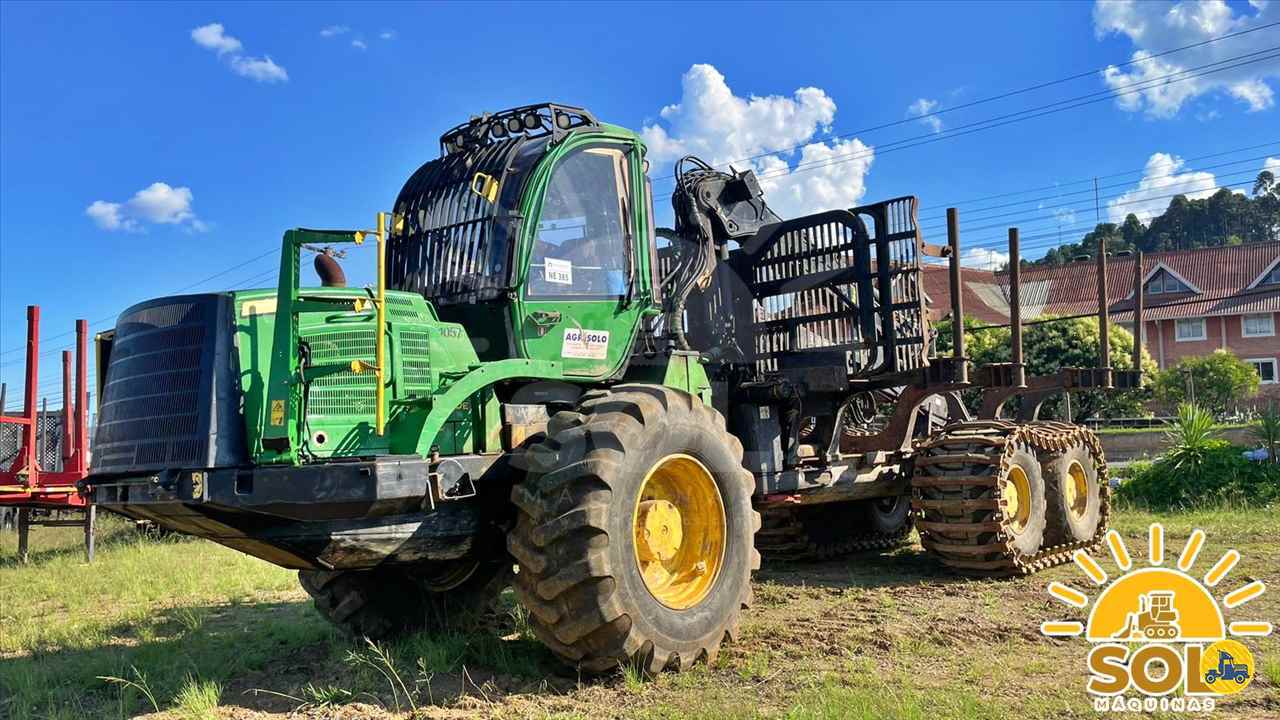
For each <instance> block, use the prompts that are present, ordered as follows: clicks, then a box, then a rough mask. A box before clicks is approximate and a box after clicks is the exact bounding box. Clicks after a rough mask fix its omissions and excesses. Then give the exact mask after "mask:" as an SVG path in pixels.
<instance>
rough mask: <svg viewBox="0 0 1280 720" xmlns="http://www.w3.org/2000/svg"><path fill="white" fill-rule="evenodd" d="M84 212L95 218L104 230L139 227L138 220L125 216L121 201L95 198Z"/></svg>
mask: <svg viewBox="0 0 1280 720" xmlns="http://www.w3.org/2000/svg"><path fill="white" fill-rule="evenodd" d="M84 214H85V215H88V216H89V217H91V218H93V221H94V222H95V223H97V225H98V227H100V228H102V229H103V230H128V231H133V230H136V229H138V223H137V222H135V221H134V220H131V219H129V218H126V217H124V215H122V214H121V213H120V203H113V202H107V201H105V200H94V201H93V203H92V204H90V205H89V207H87V208H85V209H84Z"/></svg>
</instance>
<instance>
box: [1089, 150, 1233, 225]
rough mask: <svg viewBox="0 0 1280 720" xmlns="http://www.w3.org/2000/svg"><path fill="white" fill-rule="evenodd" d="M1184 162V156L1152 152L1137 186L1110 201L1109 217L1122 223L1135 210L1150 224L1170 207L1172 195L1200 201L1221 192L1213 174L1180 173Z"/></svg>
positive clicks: (1199, 172) (1139, 216) (1134, 212)
mask: <svg viewBox="0 0 1280 720" xmlns="http://www.w3.org/2000/svg"><path fill="white" fill-rule="evenodd" d="M1183 165H1185V162H1184V161H1183V159H1182V158H1180V157H1178V156H1176V155H1168V154H1166V153H1155V154H1154V155H1152V156H1151V157H1150V158H1149V159H1148V160H1147V165H1146V168H1145V169H1144V170H1143V173H1142V179H1141V180H1139V181H1138V187H1136V188H1134V189H1133V190H1130V191H1128V192H1126V193H1124V194H1123V195H1121V196H1119V197H1117V198H1115V199H1114V200H1111V201H1108V202H1107V219H1108V220H1109V221H1110V222H1113V223H1120V222H1124V219H1125V217H1126V216H1127V215H1129V213H1133V214H1134V215H1137V216H1138V219H1139V220H1141V221H1142V222H1144V223H1149V222H1151V218H1153V217H1155V216H1157V215H1160V214H1161V213H1163V212H1164V211H1165V210H1166V209H1168V207H1169V203H1170V202H1171V201H1172V200H1173V197H1172V196H1173V195H1186V196H1187V198H1188V199H1191V200H1198V199H1200V198H1207V197H1209V196H1210V195H1212V194H1214V193H1215V192H1217V191H1218V181H1217V178H1215V177H1214V175H1213V173H1211V172H1204V171H1188V172H1179V171H1180V170H1182V167H1183Z"/></svg>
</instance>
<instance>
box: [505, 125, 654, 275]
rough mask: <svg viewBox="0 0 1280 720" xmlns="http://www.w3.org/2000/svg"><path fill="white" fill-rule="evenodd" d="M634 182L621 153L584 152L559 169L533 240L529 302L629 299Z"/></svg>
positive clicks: (549, 186)
mask: <svg viewBox="0 0 1280 720" xmlns="http://www.w3.org/2000/svg"><path fill="white" fill-rule="evenodd" d="M629 177H630V175H629V172H628V165H627V156H626V154H625V153H624V152H623V151H622V150H621V149H618V148H608V147H588V148H582V149H579V150H575V151H573V152H571V153H569V154H568V155H566V156H565V157H564V158H562V159H561V160H560V161H559V162H558V163H557V164H556V167H555V170H554V171H553V172H552V175H551V180H550V181H549V182H548V184H547V190H546V194H545V195H544V197H543V201H542V211H541V214H540V216H539V220H538V226H537V228H536V230H535V235H534V247H533V255H532V258H531V260H530V267H529V283H528V288H529V289H528V296H529V297H530V298H540V297H588V298H592V297H594V298H614V297H621V296H622V295H624V294H625V293H626V287H627V255H628V250H627V247H628V243H627V231H628V228H629V227H630V226H629V222H630V219H629V216H628V213H627V206H626V202H627V198H628V197H629V196H630V194H629V188H628V179H629Z"/></svg>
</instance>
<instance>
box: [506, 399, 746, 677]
mask: <svg viewBox="0 0 1280 720" xmlns="http://www.w3.org/2000/svg"><path fill="white" fill-rule="evenodd" d="M526 457H527V458H528V462H529V474H528V477H527V479H526V480H525V481H524V482H523V483H521V484H519V485H517V486H516V487H515V488H513V489H512V492H511V499H512V501H513V502H514V503H515V505H516V507H517V510H518V515H517V520H516V527H515V529H514V530H513V531H512V532H511V533H510V534H509V535H508V536H507V547H508V549H509V550H510V552H511V554H512V556H514V557H515V559H516V561H517V562H518V563H519V571H518V573H517V575H516V577H515V580H514V583H513V584H514V587H515V591H516V596H517V597H518V598H519V600H520V601H521V602H522V603H523V604H524V605H525V607H526V608H528V610H529V614H530V622H531V625H532V627H533V630H534V632H535V633H536V634H537V636H538V637H539V638H540V639H541V640H542V641H543V642H544V643H545V644H546V645H547V647H548V648H550V649H551V651H552V652H553V653H555V654H556V655H557V656H559V657H560V658H561V659H562V660H564V661H565V662H566V663H569V664H570V665H573V666H575V667H576V668H578V669H579V670H580V671H585V672H591V673H600V672H607V671H611V670H615V669H617V668H618V667H620V666H624V665H625V666H630V667H638V668H641V669H642V670H644V671H646V672H651V673H656V672H660V671H662V670H664V669H681V668H686V667H689V666H690V665H692V664H694V663H696V662H699V661H708V662H709V661H711V660H713V659H714V658H715V656H716V653H717V652H718V651H719V649H720V645H721V643H722V642H723V641H724V640H725V639H726V638H729V639H733V638H735V637H736V635H737V631H738V622H739V616H740V614H741V612H742V610H743V609H744V608H746V607H747V605H748V603H749V601H750V598H751V571H752V570H755V569H757V568H759V566H760V556H759V554H758V553H757V552H756V550H755V548H754V546H753V544H752V538H753V536H754V535H755V532H756V531H757V530H759V529H760V516H759V515H758V514H757V513H756V512H755V511H754V510H753V509H752V507H751V494H752V490H753V488H754V483H753V481H752V478H751V475H750V473H748V472H747V471H746V470H744V469H743V467H742V444H741V443H740V442H739V441H738V440H737V438H735V437H733V436H732V435H730V434H729V433H728V431H727V430H726V429H725V422H724V418H723V417H722V416H721V415H720V414H719V413H718V412H716V411H715V410H713V409H711V408H709V407H707V406H706V405H705V404H703V403H702V402H701V401H700V400H699V399H698V398H696V397H693V396H691V395H689V394H687V393H683V392H680V391H677V390H673V389H671V388H666V387H661V386H653V385H621V386H618V387H616V388H614V389H613V390H610V391H594V392H590V393H587V394H586V395H584V396H583V398H582V400H581V401H580V403H579V404H578V407H577V409H576V410H574V411H565V412H560V413H557V414H556V415H555V416H553V417H552V418H551V421H550V423H549V424H548V427H547V437H546V439H545V440H544V441H543V442H541V443H540V444H538V445H534V446H532V447H531V448H530V450H529V452H528V454H527V456H526Z"/></svg>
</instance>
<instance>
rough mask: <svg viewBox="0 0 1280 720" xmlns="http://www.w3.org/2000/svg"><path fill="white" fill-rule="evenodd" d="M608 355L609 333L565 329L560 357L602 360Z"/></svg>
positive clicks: (604, 331) (605, 331)
mask: <svg viewBox="0 0 1280 720" xmlns="http://www.w3.org/2000/svg"><path fill="white" fill-rule="evenodd" d="M608 355H609V331H607V330H584V329H582V328H565V329H564V343H563V344H561V345H560V357H567V358H579V359H581V360H604V359H605V358H606V357H607V356H608Z"/></svg>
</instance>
